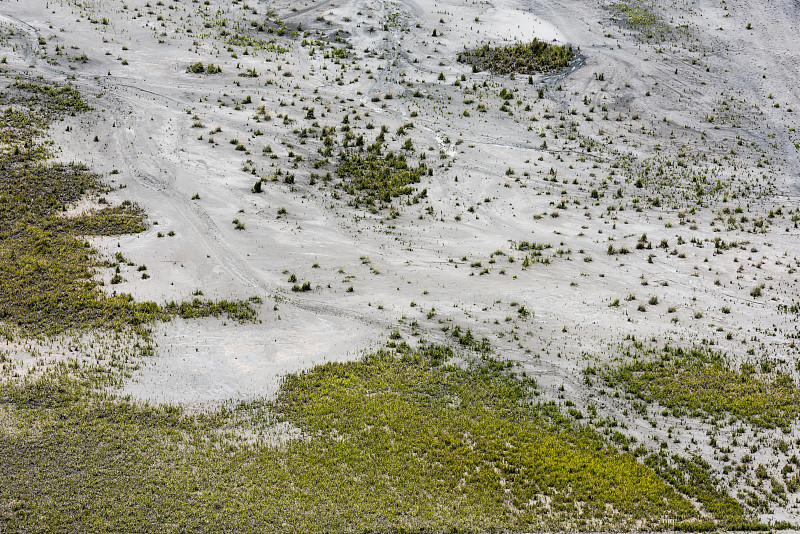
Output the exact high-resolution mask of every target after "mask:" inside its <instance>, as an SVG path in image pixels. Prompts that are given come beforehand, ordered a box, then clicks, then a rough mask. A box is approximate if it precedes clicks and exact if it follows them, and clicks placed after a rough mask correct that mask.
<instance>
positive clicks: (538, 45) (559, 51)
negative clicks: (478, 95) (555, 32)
mask: <svg viewBox="0 0 800 534" xmlns="http://www.w3.org/2000/svg"><path fill="white" fill-rule="evenodd" d="M574 55H575V52H574V51H573V50H572V47H571V46H562V45H554V44H550V43H546V42H544V41H540V40H538V39H534V40H533V42H531V43H525V44H523V43H519V44H513V45H509V46H501V47H491V46H489V45H488V44H487V45H484V46H482V47H481V48H477V49H475V50H467V51H465V52H462V53H460V54H459V55H458V61H460V62H462V63H469V64H471V65H472V67H473V70H475V71H481V70H488V71H491V72H492V73H494V74H511V73H519V74H536V73H538V72H551V71H556V70H560V69H563V68H565V67H567V66H568V65H569V62H570V61H571V60H572V58H573V56H574Z"/></svg>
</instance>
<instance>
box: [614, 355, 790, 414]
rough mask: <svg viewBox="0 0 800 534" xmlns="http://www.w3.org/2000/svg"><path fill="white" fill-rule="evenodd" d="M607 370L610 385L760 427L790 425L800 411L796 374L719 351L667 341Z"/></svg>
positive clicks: (672, 405) (640, 396) (652, 399)
mask: <svg viewBox="0 0 800 534" xmlns="http://www.w3.org/2000/svg"><path fill="white" fill-rule="evenodd" d="M646 356H647V357H645V358H643V359H637V360H636V361H632V362H630V363H626V364H624V365H622V366H620V367H618V368H615V369H610V370H608V371H607V372H606V373H605V375H604V376H605V381H606V384H607V385H608V386H611V387H621V388H622V389H624V390H626V391H628V392H629V393H631V394H632V395H634V396H635V397H637V398H638V399H640V400H642V401H645V402H647V403H651V402H658V403H660V404H661V405H663V406H665V407H666V408H668V409H670V410H683V411H688V412H689V413H691V414H693V415H709V416H712V417H714V418H720V417H727V416H730V417H732V418H734V419H740V420H743V421H746V422H748V423H750V424H752V425H754V426H757V427H766V428H774V427H786V428H787V429H788V426H789V425H791V423H792V422H793V421H795V420H796V419H797V417H798V415H800V385H798V383H797V381H796V380H795V379H794V378H792V376H791V375H790V374H787V373H783V372H781V371H779V370H775V371H774V372H773V373H772V374H767V373H763V372H758V371H757V370H756V367H755V366H754V365H752V364H742V365H741V366H739V368H736V367H734V366H733V365H731V363H730V362H729V361H728V359H727V358H726V357H725V356H724V355H723V354H722V353H719V352H713V351H710V350H706V349H702V348H692V349H689V350H684V349H681V348H671V347H665V348H664V349H663V350H661V351H660V352H653V353H649V354H647V355H646Z"/></svg>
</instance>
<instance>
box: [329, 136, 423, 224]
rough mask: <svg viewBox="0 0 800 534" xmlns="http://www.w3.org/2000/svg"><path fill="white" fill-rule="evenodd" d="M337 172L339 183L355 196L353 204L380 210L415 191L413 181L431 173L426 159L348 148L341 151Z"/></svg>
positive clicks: (415, 181) (417, 181) (418, 180)
mask: <svg viewBox="0 0 800 534" xmlns="http://www.w3.org/2000/svg"><path fill="white" fill-rule="evenodd" d="M336 172H337V174H338V175H339V177H340V178H341V182H340V183H339V187H340V188H342V189H344V191H345V192H346V193H347V194H349V195H351V196H352V199H351V201H350V203H351V204H352V205H354V206H357V207H358V206H368V207H370V208H372V209H374V210H377V209H381V208H384V207H387V206H389V205H390V204H391V202H392V199H394V198H396V197H400V196H406V195H411V194H413V193H414V192H415V191H416V188H415V187H414V184H418V183H419V182H420V181H421V179H422V177H423V176H425V175H426V174H428V167H426V166H425V164H424V163H420V164H419V165H418V166H417V167H413V166H411V165H409V164H408V162H407V161H406V157H405V155H403V154H395V153H393V152H388V153H387V154H385V155H382V154H380V153H379V152H378V151H375V150H370V151H367V152H360V151H353V150H347V151H343V152H342V153H341V154H340V155H339V166H338V167H337V169H336ZM425 193H426V191H423V192H422V193H420V196H424V194H425Z"/></svg>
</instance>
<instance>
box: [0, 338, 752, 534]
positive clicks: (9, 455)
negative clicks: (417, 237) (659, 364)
mask: <svg viewBox="0 0 800 534" xmlns="http://www.w3.org/2000/svg"><path fill="white" fill-rule="evenodd" d="M452 356H453V354H452V352H451V351H450V350H449V349H447V348H443V347H438V346H423V347H421V348H420V349H417V350H416V351H412V350H411V349H409V348H408V347H406V346H402V345H401V348H400V349H398V350H397V351H379V352H377V353H374V354H371V355H368V356H365V357H364V358H363V359H362V360H360V361H356V362H349V363H329V364H325V365H322V366H319V367H316V368H314V369H312V370H310V371H308V372H303V373H299V374H293V375H289V376H287V377H286V378H285V379H284V380H283V382H282V385H281V389H280V391H279V393H278V395H277V398H276V399H275V400H274V401H267V400H255V401H250V402H247V403H240V404H238V405H236V406H231V405H228V406H226V407H223V408H218V409H216V410H214V411H212V412H204V413H198V412H196V411H194V412H191V413H190V412H187V411H185V410H184V409H182V408H180V407H173V406H166V405H158V406H153V405H146V404H142V403H135V402H133V401H131V400H129V399H127V398H125V399H124V398H118V397H114V396H112V395H111V394H109V393H107V392H104V391H103V390H101V389H98V388H94V387H92V386H91V385H90V383H89V382H88V381H87V380H86V379H85V378H79V377H78V375H77V374H76V373H78V371H75V370H73V368H72V367H70V366H69V365H67V364H64V365H60V366H58V367H56V368H54V369H52V370H51V371H50V372H49V373H48V374H47V375H44V376H39V377H36V378H33V377H29V378H26V379H23V380H21V381H17V382H11V381H3V382H0V411H2V413H3V421H4V423H3V425H2V427H0V470H1V471H2V472H3V473H4V476H3V477H0V502H4V503H8V505H7V506H2V507H0V525H5V526H6V527H12V528H10V529H9V531H10V532H11V531H29V530H41V529H42V528H43V527H44V526H46V527H47V530H48V531H52V532H75V531H87V530H91V531H98V530H111V531H115V532H133V531H142V530H145V531H147V530H161V529H164V528H165V526H167V527H168V528H169V529H174V530H178V531H192V532H219V531H227V530H235V531H237V532H266V531H269V532H366V531H371V532H374V531H382V532H403V531H405V532H408V531H417V532H422V531H428V532H444V531H448V532H459V531H461V532H490V531H499V530H503V531H507V530H510V531H526V532H528V531H533V530H573V529H578V530H630V529H636V530H640V529H661V528H673V527H678V528H680V527H681V526H685V527H687V528H691V527H692V525H697V524H698V521H700V520H701V519H702V517H704V514H703V513H702V512H701V511H699V510H698V509H697V508H696V507H695V506H694V505H693V504H692V503H691V502H690V501H689V500H688V499H686V498H685V497H684V496H682V495H681V494H680V492H679V491H678V490H676V489H675V488H679V486H678V483H679V482H680V481H679V480H678V479H677V478H676V479H675V481H674V482H669V479H668V478H665V477H664V476H662V475H660V474H659V473H662V472H666V471H665V470H666V469H667V468H668V467H669V466H667V467H662V466H661V465H655V466H654V468H653V467H648V466H646V465H642V464H640V463H638V462H637V461H636V459H635V458H634V457H633V456H632V455H630V454H627V453H621V452H619V451H618V450H616V449H615V448H614V447H613V446H611V445H610V444H609V443H607V442H605V441H604V440H603V438H602V437H601V436H600V435H599V434H598V433H597V432H596V431H594V430H591V429H589V428H587V427H582V426H578V425H577V424H575V423H574V422H572V421H571V420H569V419H568V418H567V417H565V416H563V415H562V414H561V412H560V410H559V409H558V408H557V407H556V406H555V405H554V404H552V403H550V404H534V403H533V402H532V401H531V399H532V392H533V388H534V387H535V384H534V383H533V382H532V381H531V380H529V379H523V378H520V377H516V376H514V375H511V374H507V373H506V371H504V370H503V368H504V367H505V366H504V365H499V364H495V365H493V362H492V361H491V360H488V361H487V362H484V363H481V364H476V365H471V366H467V367H463V366H455V365H452V364H450V363H448V361H449V360H450V359H451V358H452ZM75 369H77V367H76V368H75ZM275 423H280V424H282V425H289V426H290V427H292V428H295V429H296V430H297V431H298V432H299V436H298V437H295V438H287V439H285V440H283V441H282V442H275V441H270V440H267V439H264V438H263V436H264V435H265V434H264V432H267V431H269V429H270V428H274V426H273V425H274V424H275ZM671 484H674V485H675V486H674V487H673V485H671ZM679 489H680V488H679ZM709 491H711V492H712V493H713V491H715V490H713V489H709ZM701 502H702V501H701ZM705 512H709V513H711V514H712V515H714V517H713V519H712V518H709V519H708V521H707V522H706V523H704V524H707V525H717V524H719V523H718V522H717V520H719V519H722V518H721V517H719V516H717V515H716V510H715V509H712V508H706V509H705ZM737 513H738V512H737ZM737 517H738V516H737Z"/></svg>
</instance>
